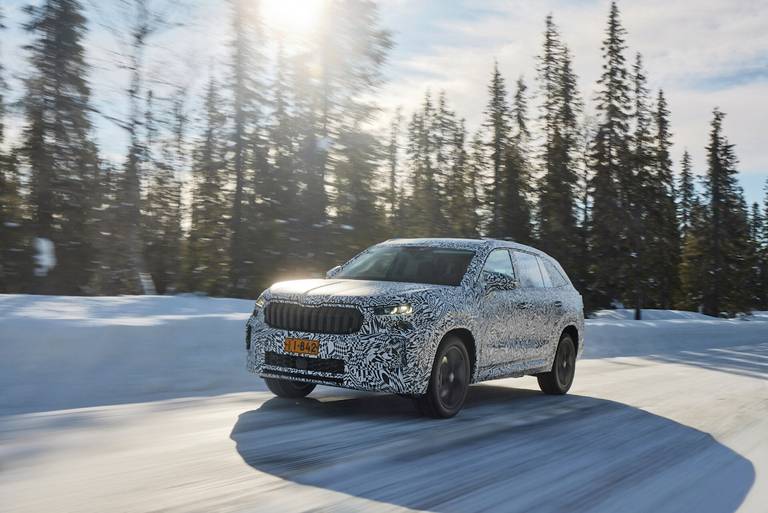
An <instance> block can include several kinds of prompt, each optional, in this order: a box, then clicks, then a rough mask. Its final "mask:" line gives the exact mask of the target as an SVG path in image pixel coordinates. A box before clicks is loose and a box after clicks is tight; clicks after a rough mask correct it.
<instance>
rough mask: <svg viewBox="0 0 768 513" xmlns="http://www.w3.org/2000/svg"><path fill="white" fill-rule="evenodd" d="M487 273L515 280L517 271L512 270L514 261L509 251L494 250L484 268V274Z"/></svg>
mask: <svg viewBox="0 0 768 513" xmlns="http://www.w3.org/2000/svg"><path fill="white" fill-rule="evenodd" d="M486 271H491V272H494V273H499V274H503V275H504V276H509V277H510V278H514V277H515V271H514V270H513V269H512V260H511V259H510V257H509V251H507V250H506V249H494V250H493V251H491V253H490V254H489V255H488V258H487V259H486V260H485V265H484V266H483V272H486Z"/></svg>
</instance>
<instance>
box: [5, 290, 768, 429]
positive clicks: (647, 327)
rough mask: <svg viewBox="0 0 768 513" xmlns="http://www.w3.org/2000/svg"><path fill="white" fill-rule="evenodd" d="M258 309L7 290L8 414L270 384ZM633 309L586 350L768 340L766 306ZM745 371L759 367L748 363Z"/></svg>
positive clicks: (601, 320)
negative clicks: (253, 318)
mask: <svg viewBox="0 0 768 513" xmlns="http://www.w3.org/2000/svg"><path fill="white" fill-rule="evenodd" d="M252 308H253V302H252V301H250V300H237V299H214V298H206V297H197V296H121V297H62V296H27V295H0V414H3V413H22V412H35V411H49V410H58V409H69V408H79V407H86V406H97V405H107V404H119V403H134V402H145V401H155V400H161V399H170V398H178V397H194V396H205V395H218V394H223V393H229V392H241V391H253V390H263V389H264V387H263V384H262V381H261V380H260V379H258V378H257V377H256V376H253V375H251V374H249V373H248V372H246V371H245V363H244V362H245V360H244V323H245V321H246V319H247V318H248V316H249V313H250V311H251V309H252ZM632 316H633V312H632V311H629V310H612V311H601V312H598V313H597V314H596V316H595V317H596V318H595V319H591V320H589V321H587V333H586V334H585V344H586V346H585V354H584V357H585V358H604V357H614V356H650V355H661V356H659V357H660V358H665V359H666V358H673V356H669V355H673V354H674V353H676V352H680V351H700V350H706V349H708V348H712V347H720V348H722V347H724V346H729V345H737V344H744V343H749V342H765V341H768V322H767V321H768V316H765V315H762V316H760V315H758V316H755V317H754V318H753V319H752V320H722V319H715V318H712V317H706V316H704V315H701V314H697V313H692V312H676V311H654V310H646V311H644V318H645V319H647V320H643V321H634V320H631V319H632ZM663 355H668V356H663ZM719 364H722V363H719ZM703 365H705V366H706V362H705V363H704V364H703ZM726 365H727V362H726ZM740 371H741V372H747V373H749V372H750V370H749V368H746V369H744V366H743V365H742V366H740Z"/></svg>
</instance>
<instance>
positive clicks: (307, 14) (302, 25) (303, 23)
mask: <svg viewBox="0 0 768 513" xmlns="http://www.w3.org/2000/svg"><path fill="white" fill-rule="evenodd" d="M324 2H325V0H262V2H261V10H262V15H263V16H264V23H265V24H266V25H267V27H268V28H269V29H272V30H275V31H277V32H279V33H281V34H283V35H286V36H301V35H305V34H307V33H309V32H311V31H312V30H313V29H314V28H315V26H316V24H317V21H318V18H319V17H320V12H321V10H322V8H323V3H324Z"/></svg>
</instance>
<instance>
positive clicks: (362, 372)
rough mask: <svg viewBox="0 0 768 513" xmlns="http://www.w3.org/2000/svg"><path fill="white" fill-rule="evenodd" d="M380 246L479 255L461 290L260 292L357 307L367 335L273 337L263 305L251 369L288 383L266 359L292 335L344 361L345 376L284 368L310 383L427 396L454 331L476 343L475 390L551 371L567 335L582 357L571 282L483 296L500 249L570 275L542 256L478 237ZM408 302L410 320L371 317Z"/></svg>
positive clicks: (305, 287)
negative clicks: (491, 259)
mask: <svg viewBox="0 0 768 513" xmlns="http://www.w3.org/2000/svg"><path fill="white" fill-rule="evenodd" d="M380 245H411V246H436V247H450V248H457V249H470V250H473V251H475V256H474V257H473V258H472V260H471V262H470V264H469V266H468V268H467V272H466V273H465V275H464V278H463V279H462V281H461V284H460V285H459V286H455V287H454V286H444V285H427V284H417V283H398V282H380V281H365V280H350V279H334V278H333V276H329V277H328V278H326V279H309V280H296V281H287V282H280V283H276V284H275V285H273V286H272V287H270V288H269V289H267V290H266V291H265V292H264V300H265V301H267V302H269V301H283V302H291V303H297V304H301V305H305V306H325V305H343V306H351V307H354V308H357V309H359V310H360V312H361V313H362V314H363V323H362V327H361V329H360V330H359V331H358V332H357V333H354V334H351V335H333V334H323V333H306V332H298V331H286V330H279V329H273V328H271V327H269V326H268V325H267V324H266V323H265V322H264V313H263V309H262V308H258V307H257V308H255V309H254V315H252V316H251V318H250V319H249V320H248V325H249V326H250V349H249V350H248V370H250V371H251V372H254V373H258V374H259V375H261V376H263V377H270V376H271V377H279V378H283V379H286V378H285V376H282V375H277V374H272V373H271V372H270V371H279V370H281V369H280V368H277V367H271V366H269V365H265V363H264V353H265V351H274V352H276V353H283V341H284V340H285V338H287V337H291V338H305V339H313V340H319V341H320V353H319V355H318V356H317V357H318V358H336V359H342V360H344V362H345V372H344V374H343V375H338V374H328V373H323V372H310V371H298V370H295V369H282V370H290V371H291V372H293V373H297V374H301V378H300V379H301V380H303V381H308V382H316V383H321V384H332V382H330V381H326V380H324V379H323V378H335V379H338V378H342V384H341V385H340V386H343V387H345V388H352V389H357V390H369V391H381V392H391V393H398V394H406V395H419V394H424V393H425V392H426V389H427V385H428V380H429V375H430V373H431V370H432V364H433V361H434V358H435V354H436V351H437V346H438V344H439V343H440V341H441V340H442V339H443V337H444V336H445V335H446V334H447V333H449V332H451V331H454V330H461V332H462V334H464V335H466V334H469V335H471V337H472V338H473V339H474V345H475V350H474V355H473V356H474V358H473V359H474V361H475V364H474V365H473V369H472V382H473V383H476V382H479V381H485V380H489V379H495V378H502V377H517V376H523V375H526V374H535V373H538V372H543V371H548V370H550V369H551V367H552V362H553V360H554V355H555V351H556V349H557V344H558V341H559V339H560V336H561V334H562V333H563V331H564V330H565V329H566V328H568V329H575V330H576V332H577V334H578V336H577V340H576V341H575V342H576V343H577V349H578V354H579V355H580V354H581V353H582V351H583V346H584V344H583V333H584V318H583V307H582V300H581V296H580V295H579V293H578V292H577V291H576V290H575V289H574V288H573V286H572V285H571V284H570V283H569V282H567V279H566V280H564V281H565V284H564V285H562V286H560V287H549V288H515V289H513V290H503V291H494V292H487V291H486V290H485V289H484V287H483V286H482V284H481V283H480V280H479V278H480V273H481V269H482V267H483V264H484V263H485V259H486V257H487V256H488V254H489V253H490V252H491V251H492V250H494V249H497V248H506V249H510V250H513V255H514V254H515V251H522V252H527V253H531V254H534V255H536V256H538V257H540V258H541V259H546V260H549V261H550V262H551V263H552V264H553V265H554V266H555V267H556V268H557V269H558V271H559V272H560V273H561V274H562V275H563V277H565V273H564V272H563V270H562V268H561V267H560V266H559V264H558V263H557V262H556V261H554V259H552V258H551V257H549V256H548V255H546V254H544V253H542V252H541V251H538V250H536V249H534V248H531V247H528V246H523V245H521V244H516V243H512V242H506V241H497V240H472V239H395V240H390V241H386V242H383V243H382V244H380ZM366 251H368V250H366ZM355 258H357V257H355ZM353 260H354V259H353ZM345 265H347V264H345ZM343 267H344V266H342V267H341V268H338V269H335V270H334V272H333V273H331V274H336V273H338V272H339V270H340V269H342V268H343ZM402 303H408V304H410V305H411V306H412V308H413V312H412V313H411V314H409V315H386V316H382V315H375V314H374V309H375V308H376V307H381V306H390V305H396V304H402Z"/></svg>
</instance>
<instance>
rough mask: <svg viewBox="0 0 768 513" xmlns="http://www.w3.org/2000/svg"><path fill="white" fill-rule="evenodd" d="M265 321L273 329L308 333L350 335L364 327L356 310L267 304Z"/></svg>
mask: <svg viewBox="0 0 768 513" xmlns="http://www.w3.org/2000/svg"><path fill="white" fill-rule="evenodd" d="M264 321H265V322H266V323H267V325H269V326H271V327H272V328H277V329H281V330H291V331H304V332H307V333H332V334H335V335H349V334H350V333H355V332H357V331H358V330H359V329H360V326H361V325H362V324H363V315H362V314H361V313H360V311H359V310H358V309H356V308H351V307H343V306H302V305H296V304H293V303H281V302H279V301H270V302H269V303H268V304H267V306H266V308H265V309H264Z"/></svg>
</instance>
